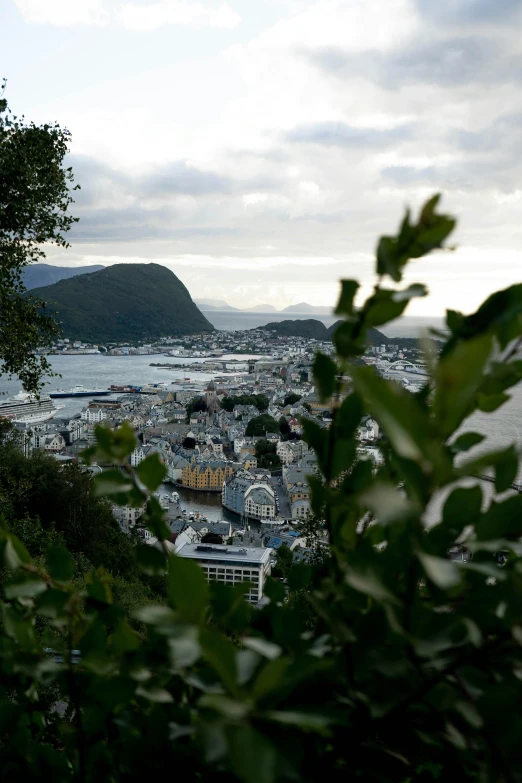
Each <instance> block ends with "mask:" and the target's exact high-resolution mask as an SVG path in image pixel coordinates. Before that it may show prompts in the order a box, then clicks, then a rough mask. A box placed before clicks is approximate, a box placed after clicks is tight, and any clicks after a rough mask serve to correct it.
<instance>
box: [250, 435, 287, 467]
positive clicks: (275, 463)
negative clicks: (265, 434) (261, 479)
mask: <svg viewBox="0 0 522 783" xmlns="http://www.w3.org/2000/svg"><path fill="white" fill-rule="evenodd" d="M256 457H257V466H258V468H268V470H275V469H277V468H280V467H281V460H280V459H279V457H278V455H277V454H276V445H275V443H269V442H268V441H267V440H266V438H260V439H259V440H258V441H257V442H256Z"/></svg>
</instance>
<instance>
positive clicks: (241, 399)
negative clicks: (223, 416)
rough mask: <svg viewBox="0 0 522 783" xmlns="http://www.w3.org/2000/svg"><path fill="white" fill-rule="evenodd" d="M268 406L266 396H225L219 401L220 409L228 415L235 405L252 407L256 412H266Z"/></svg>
mask: <svg viewBox="0 0 522 783" xmlns="http://www.w3.org/2000/svg"><path fill="white" fill-rule="evenodd" d="M268 404H269V401H268V397H267V396H266V394H238V395H236V396H234V395H227V396H226V397H224V398H223V399H222V401H221V407H222V408H224V409H225V410H226V411H228V412H229V413H232V411H233V410H234V408H235V407H236V405H253V406H254V407H255V408H257V409H258V411H266V409H267V408H268Z"/></svg>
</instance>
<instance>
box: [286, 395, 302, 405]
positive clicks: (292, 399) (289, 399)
mask: <svg viewBox="0 0 522 783" xmlns="http://www.w3.org/2000/svg"><path fill="white" fill-rule="evenodd" d="M300 399H301V395H300V394H294V393H293V392H292V393H290V394H287V395H286V397H285V399H284V400H283V405H294V404H295V403H296V402H299V400H300Z"/></svg>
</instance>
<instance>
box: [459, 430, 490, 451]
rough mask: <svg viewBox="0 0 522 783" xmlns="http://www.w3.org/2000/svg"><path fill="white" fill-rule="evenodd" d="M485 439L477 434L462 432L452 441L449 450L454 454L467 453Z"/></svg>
mask: <svg viewBox="0 0 522 783" xmlns="http://www.w3.org/2000/svg"><path fill="white" fill-rule="evenodd" d="M485 437H486V436H485V435H481V434H480V433H479V432H464V433H463V434H462V435H459V437H458V438H456V439H455V440H454V441H453V443H452V444H451V450H452V451H453V452H455V453H459V452H461V451H469V449H471V448H473V446H477V445H478V444H479V443H482V441H483V440H484V438H485Z"/></svg>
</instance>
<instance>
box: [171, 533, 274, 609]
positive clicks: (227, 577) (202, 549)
mask: <svg viewBox="0 0 522 783" xmlns="http://www.w3.org/2000/svg"><path fill="white" fill-rule="evenodd" d="M178 555H179V556H180V557H186V558H188V559H190V560H195V561H196V562H197V563H198V564H199V565H200V566H201V568H202V569H203V572H204V574H205V576H206V578H207V580H208V581H209V582H222V583H223V584H228V585H237V584H239V583H240V582H250V583H251V586H250V590H249V592H248V593H246V595H245V598H246V600H247V601H249V602H250V603H251V604H257V602H258V601H260V600H261V598H262V597H263V588H264V585H265V580H266V577H267V576H268V575H269V574H270V549H267V548H266V547H233V546H232V547H231V546H220V545H219V544H185V545H184V546H182V547H181V549H180V550H179V552H178Z"/></svg>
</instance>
